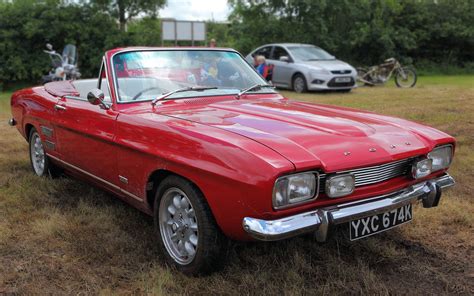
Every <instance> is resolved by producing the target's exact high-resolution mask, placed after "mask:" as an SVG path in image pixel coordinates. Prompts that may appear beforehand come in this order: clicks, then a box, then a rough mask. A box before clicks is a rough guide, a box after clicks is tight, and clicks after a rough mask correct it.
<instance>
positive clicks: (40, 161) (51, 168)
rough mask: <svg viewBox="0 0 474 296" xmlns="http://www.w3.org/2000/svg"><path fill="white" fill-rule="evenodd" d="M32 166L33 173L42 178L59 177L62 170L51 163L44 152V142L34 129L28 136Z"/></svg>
mask: <svg viewBox="0 0 474 296" xmlns="http://www.w3.org/2000/svg"><path fill="white" fill-rule="evenodd" d="M28 142H29V154H30V164H31V168H32V170H33V172H34V173H35V174H36V175H37V176H40V177H44V176H49V177H52V178H56V177H59V176H60V175H61V173H62V171H61V169H60V168H58V167H57V166H55V165H54V164H53V163H51V161H50V159H49V157H48V156H47V155H46V152H45V150H44V146H43V142H42V141H41V137H40V135H39V133H38V131H37V130H36V129H35V128H34V127H33V128H32V129H31V130H30V134H29V136H28Z"/></svg>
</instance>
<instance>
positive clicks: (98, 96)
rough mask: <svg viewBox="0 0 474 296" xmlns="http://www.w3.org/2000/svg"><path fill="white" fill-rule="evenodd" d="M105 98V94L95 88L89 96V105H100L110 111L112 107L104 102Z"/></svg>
mask: <svg viewBox="0 0 474 296" xmlns="http://www.w3.org/2000/svg"><path fill="white" fill-rule="evenodd" d="M104 97H105V96H104V93H103V92H102V91H101V90H100V89H98V88H94V89H93V90H91V91H90V92H89V93H88V94H87V100H88V101H89V103H91V104H92V105H100V108H102V109H109V108H110V106H109V105H107V104H106V103H105V102H104Z"/></svg>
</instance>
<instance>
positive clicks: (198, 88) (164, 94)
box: [151, 86, 217, 106]
mask: <svg viewBox="0 0 474 296" xmlns="http://www.w3.org/2000/svg"><path fill="white" fill-rule="evenodd" d="M208 89H217V86H186V87H183V88H178V89H175V90H172V91H170V92H167V93H163V94H161V95H160V96H158V97H157V98H155V99H154V100H153V101H151V104H152V105H153V106H155V105H156V103H157V102H158V101H161V100H163V99H166V98H167V97H169V96H171V95H173V94H176V93H180V92H186V91H203V90H208Z"/></svg>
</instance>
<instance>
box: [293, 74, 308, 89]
mask: <svg viewBox="0 0 474 296" xmlns="http://www.w3.org/2000/svg"><path fill="white" fill-rule="evenodd" d="M292 85H293V90H294V91H295V92H297V93H304V92H307V91H308V85H307V83H306V79H305V78H304V76H303V75H301V74H296V75H295V76H294V77H293V81H292Z"/></svg>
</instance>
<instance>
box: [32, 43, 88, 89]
mask: <svg viewBox="0 0 474 296" xmlns="http://www.w3.org/2000/svg"><path fill="white" fill-rule="evenodd" d="M46 48H47V50H43V51H44V52H45V53H47V54H48V55H49V57H50V58H51V65H52V67H53V68H52V69H51V71H49V73H48V75H44V76H43V77H42V79H41V81H42V83H43V84H45V83H47V82H51V81H60V80H75V79H79V78H80V77H81V73H80V72H79V68H78V67H77V54H76V53H77V52H76V46H74V45H72V44H67V45H66V46H65V47H64V49H63V53H62V55H60V54H59V53H57V52H56V51H55V50H54V49H53V46H52V45H51V44H49V43H48V44H46Z"/></svg>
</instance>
